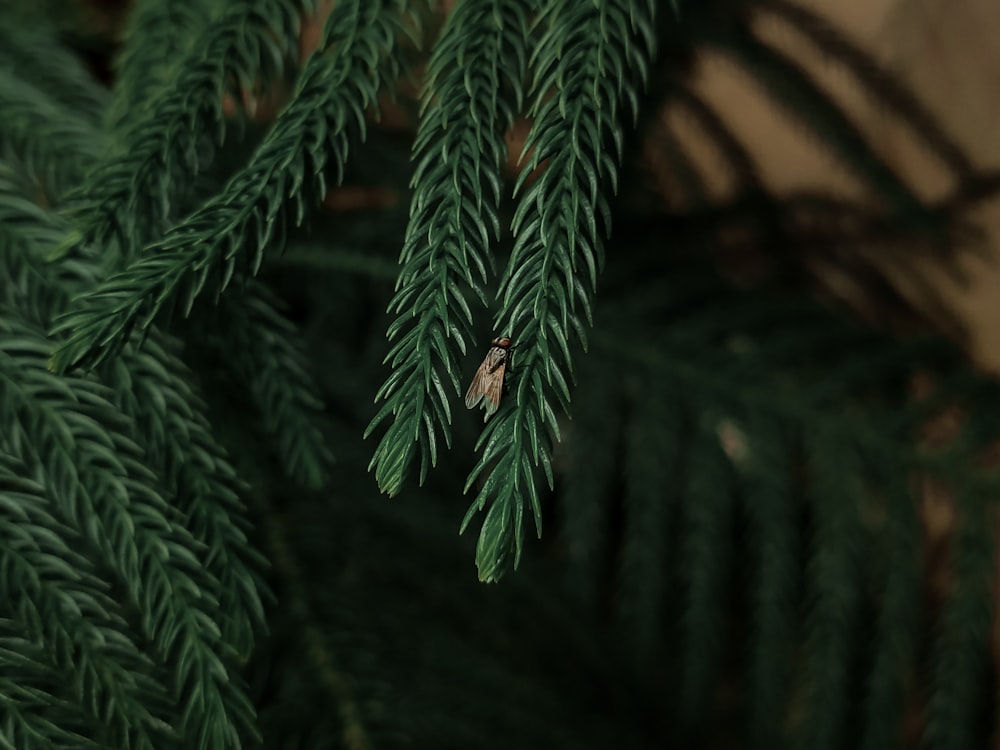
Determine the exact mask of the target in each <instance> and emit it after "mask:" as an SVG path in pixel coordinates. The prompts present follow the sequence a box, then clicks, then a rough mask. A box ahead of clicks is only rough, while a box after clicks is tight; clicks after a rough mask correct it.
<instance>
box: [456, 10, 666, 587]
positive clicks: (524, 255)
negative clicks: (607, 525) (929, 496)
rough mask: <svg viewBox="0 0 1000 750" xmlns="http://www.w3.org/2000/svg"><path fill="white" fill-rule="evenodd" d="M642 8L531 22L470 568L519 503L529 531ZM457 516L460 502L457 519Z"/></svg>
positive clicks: (642, 67) (630, 92) (502, 544)
mask: <svg viewBox="0 0 1000 750" xmlns="http://www.w3.org/2000/svg"><path fill="white" fill-rule="evenodd" d="M654 8H655V5H654V4H653V3H644V2H637V3H628V2H609V3H601V4H596V5H590V4H588V3H575V2H565V3H553V4H552V5H550V6H548V7H547V8H546V10H545V12H544V13H543V14H542V15H541V16H540V17H539V19H538V21H537V23H536V25H537V28H538V33H539V38H538V39H537V41H536V47H535V52H534V54H533V57H532V59H531V63H530V67H531V76H532V87H531V96H532V98H533V101H532V105H531V108H530V115H531V116H532V118H533V119H534V125H533V127H532V131H531V133H530V134H529V136H528V138H527V140H526V141H525V144H524V153H525V154H526V155H527V158H526V161H525V164H524V166H523V168H522V171H521V178H520V181H519V182H518V185H517V188H516V189H515V190H516V192H518V193H519V195H517V200H518V204H517V208H516V210H515V211H514V216H513V219H512V221H511V233H512V235H513V242H514V247H513V250H512V251H511V255H510V260H509V261H508V264H507V269H506V271H505V272H504V274H503V277H502V278H501V281H500V289H499V291H498V293H497V296H498V300H499V302H500V310H499V311H498V312H497V316H496V320H495V322H494V329H495V330H496V331H498V332H500V333H503V334H504V335H509V336H510V337H511V338H512V339H513V340H514V341H515V342H516V344H517V346H518V351H517V379H516V383H515V384H514V385H513V386H512V387H511V391H512V393H511V398H510V399H509V401H512V402H513V404H514V406H513V408H506V409H502V410H501V411H500V412H499V413H498V414H497V416H496V417H495V418H493V419H492V420H490V421H489V422H488V423H487V425H486V428H485V429H484V430H483V433H482V435H481V436H480V438H479V442H478V444H477V449H478V450H481V451H482V456H481V457H480V459H479V462H478V463H477V464H476V468H474V469H473V471H472V474H471V475H470V476H469V481H468V483H467V485H466V486H467V487H471V486H473V485H474V484H476V483H477V482H478V484H479V486H478V487H477V490H478V491H477V493H476V500H475V502H474V503H473V505H472V508H470V511H469V512H470V514H471V513H472V512H473V509H474V508H478V509H479V510H482V509H484V508H486V506H487V505H489V510H488V511H487V514H486V520H485V521H484V522H483V529H482V531H481V532H480V536H479V546H478V547H477V551H476V565H477V566H478V568H479V577H480V578H481V579H482V580H484V581H492V580H496V579H498V578H499V577H500V576H501V575H502V573H503V571H504V570H505V569H506V568H507V566H508V565H509V564H510V563H514V565H516V564H517V561H518V559H519V558H520V555H521V546H522V542H523V534H524V531H523V525H522V518H523V516H524V511H525V509H524V506H525V505H526V504H528V503H530V505H531V510H532V514H533V516H534V520H535V529H536V531H537V532H538V534H539V535H541V533H542V514H541V506H540V501H539V488H538V478H537V477H536V476H535V474H536V472H537V470H539V469H540V470H541V471H542V473H544V474H545V476H546V479H547V480H548V483H549V484H550V485H551V484H552V468H551V462H550V457H549V453H550V451H551V448H550V441H551V440H552V438H553V437H554V438H555V439H556V440H558V438H559V427H558V424H557V418H556V409H557V408H558V409H566V408H567V407H568V405H569V399H570V394H569V384H570V382H571V381H572V367H571V356H570V346H571V344H573V343H577V342H579V343H581V344H585V343H586V338H585V333H584V326H585V325H586V324H588V323H589V322H590V319H591V306H592V302H591V296H592V295H593V293H594V290H595V288H596V285H597V271H598V269H599V268H600V267H601V265H602V264H603V262H604V251H603V246H602V238H601V229H603V230H604V231H609V230H610V222H611V219H610V213H609V212H610V209H609V206H608V199H607V193H608V192H609V191H610V190H612V189H613V188H614V187H615V186H616V178H617V173H618V162H619V161H620V160H621V156H622V138H623V131H624V129H625V127H626V124H627V122H628V120H629V118H630V117H631V119H634V118H635V117H636V116H637V114H638V112H637V106H638V105H637V101H638V97H639V96H640V94H641V92H642V88H643V86H644V83H645V79H646V76H647V75H648V71H649V67H650V65H651V59H652V54H653V51H654V46H655V43H654V38H653V34H654V29H653V23H654ZM590 45H594V46H595V49H592V48H591V46H590ZM564 50H565V52H564ZM546 160H547V161H548V165H547V166H546V168H545V170H544V171H543V172H542V174H541V175H540V176H539V177H538V179H537V180H535V181H534V182H532V183H530V184H528V183H527V182H526V180H527V178H528V177H529V175H531V173H532V171H533V170H534V169H536V168H537V167H538V165H539V164H541V163H542V162H543V161H546ZM600 224H603V226H602V227H600V228H599V225H600ZM469 520H470V515H466V517H465V521H464V522H463V526H464V525H465V524H467V523H468V522H469Z"/></svg>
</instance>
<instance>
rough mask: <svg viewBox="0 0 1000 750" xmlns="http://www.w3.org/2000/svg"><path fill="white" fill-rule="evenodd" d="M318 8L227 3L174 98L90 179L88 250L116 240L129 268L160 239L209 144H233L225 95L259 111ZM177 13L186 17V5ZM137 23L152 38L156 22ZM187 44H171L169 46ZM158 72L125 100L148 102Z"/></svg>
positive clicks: (245, 0) (295, 0) (171, 91)
mask: <svg viewBox="0 0 1000 750" xmlns="http://www.w3.org/2000/svg"><path fill="white" fill-rule="evenodd" d="M311 4H312V0H238V1H236V2H229V3H226V4H225V10H224V12H223V13H222V14H221V15H220V16H219V17H218V18H214V19H210V20H208V19H206V20H207V25H205V26H204V28H203V29H202V30H201V33H200V36H199V38H198V39H196V40H194V42H193V43H191V44H190V46H187V45H185V46H184V47H183V48H182V49H184V53H185V54H184V57H183V58H182V59H181V60H180V62H178V63H177V64H176V70H174V71H172V76H169V77H167V82H166V84H165V86H166V88H165V89H164V90H162V91H161V92H160V93H159V95H158V96H156V97H155V98H154V99H153V100H152V104H150V106H149V109H148V111H145V112H142V114H143V117H142V118H140V119H134V124H132V125H130V126H129V127H128V128H126V129H124V131H123V132H122V133H121V136H120V138H119V144H120V145H118V146H117V148H116V149H114V150H113V151H112V152H111V153H110V154H109V158H108V159H107V160H105V161H104V162H103V163H102V164H100V165H99V166H98V167H97V168H96V169H95V170H94V172H93V173H92V174H90V175H89V177H88V180H87V183H86V187H85V189H84V195H83V196H82V204H83V205H82V206H81V207H80V211H81V216H80V222H79V223H80V226H81V231H82V234H83V236H82V238H81V241H82V242H85V243H89V244H97V245H101V246H104V245H106V244H108V243H110V242H112V241H115V240H116V241H117V246H118V249H119V252H120V253H121V255H122V256H123V257H124V258H126V259H127V258H131V257H133V256H134V255H135V254H136V253H137V252H138V250H139V249H140V248H141V247H142V246H143V245H144V244H146V243H148V242H150V241H151V240H153V239H155V238H158V237H159V236H160V234H161V232H162V230H163V227H164V226H165V224H166V222H167V220H168V219H169V218H170V217H171V213H172V212H176V208H175V207H174V205H175V204H176V202H177V196H178V194H179V193H180V191H181V190H182V189H183V188H184V187H185V186H186V183H187V182H188V180H189V179H190V178H191V176H192V175H195V174H197V173H198V172H199V171H200V170H201V169H202V168H203V167H204V165H205V163H206V162H207V161H209V159H210V157H209V156H208V155H207V153H206V139H205V134H207V133H210V134H212V135H213V136H214V142H215V145H219V144H221V143H222V141H223V138H224V136H225V133H226V129H227V124H226V118H225V115H224V113H223V104H224V97H225V95H227V94H228V95H229V96H230V97H231V99H232V100H233V101H235V102H237V103H240V102H243V100H244V97H249V98H250V101H253V99H252V97H253V96H254V94H255V92H256V91H257V89H258V88H259V87H260V85H262V84H263V83H264V82H266V81H267V80H270V79H273V78H275V77H277V76H280V75H281V74H282V73H283V72H284V71H285V70H286V69H287V68H288V66H289V65H290V64H291V62H292V60H293V59H294V56H295V55H296V54H297V52H298V42H297V32H298V28H299V14H300V12H302V11H303V10H304V9H307V8H309V7H310V6H311ZM146 12H149V13H150V14H151V15H152V16H153V18H152V20H156V19H157V18H159V17H161V14H162V13H163V9H162V8H160V7H158V6H153V7H151V8H150V9H149V10H148V11H143V14H145V13H146ZM168 12H169V13H170V14H171V15H172V16H173V15H179V16H184V15H185V11H184V6H183V4H182V5H181V7H180V8H174V9H173V10H170V11H168ZM188 12H190V11H188ZM199 15H200V14H199ZM137 23H139V24H140V25H141V26H140V28H143V27H145V26H146V24H147V23H149V21H146V19H145V18H144V17H140V18H139V19H138V20H137ZM200 25H201V24H199V26H200ZM140 40H141V37H140ZM180 41H181V40H176V39H172V38H171V37H170V36H169V35H168V36H167V37H166V39H165V40H164V41H163V42H160V43H159V44H160V45H164V46H166V45H171V43H173V44H177V43H178V42H180ZM152 51H154V52H155V51H156V48H155V47H154V50H152ZM133 58H134V55H130V56H129V57H126V58H125V60H124V61H123V64H124V65H126V66H127V65H129V64H132V65H139V64H142V63H143V59H144V58H143V57H142V56H141V55H140V56H139V57H137V58H134V59H133ZM161 59H166V58H165V57H164V58H161ZM155 70H156V69H155V68H153V70H152V71H151V70H149V69H146V70H144V71H142V72H140V73H139V75H138V76H133V77H132V78H126V79H124V80H122V81H121V82H120V84H119V86H120V87H123V88H122V91H121V93H120V94H118V96H119V97H125V99H126V100H127V101H129V100H133V99H139V101H141V99H140V97H142V96H143V88H148V87H150V86H152V83H153V82H152V81H151V80H150V79H151V78H152V73H153V72H155ZM136 77H137V78H138V80H133V78H136ZM262 79H263V80H262ZM140 87H142V88H140ZM147 95H148V94H147ZM137 109H138V108H137ZM140 111H141V110H140ZM130 117H131V118H135V117H136V115H130Z"/></svg>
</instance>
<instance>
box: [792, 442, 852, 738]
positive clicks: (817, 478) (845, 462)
mask: <svg viewBox="0 0 1000 750" xmlns="http://www.w3.org/2000/svg"><path fill="white" fill-rule="evenodd" d="M806 452H807V462H808V465H809V470H810V474H811V476H810V477H809V484H810V495H811V496H812V497H813V498H814V515H813V522H814V526H815V531H814V539H815V541H814V543H813V545H812V547H813V550H814V552H813V553H812V559H811V560H810V562H809V569H808V570H807V576H808V577H809V587H810V589H811V591H812V592H813V597H812V598H813V601H811V602H810V605H811V606H810V612H809V614H808V615H807V624H806V627H807V630H808V632H807V634H806V654H807V656H806V664H805V672H806V676H805V680H806V685H805V690H806V701H807V705H806V707H805V712H806V716H807V717H808V718H807V720H806V724H805V727H804V731H803V734H802V736H801V738H800V743H799V744H800V747H802V748H818V749H820V750H833V749H834V748H838V747H842V746H843V744H844V740H845V739H847V738H848V736H849V735H848V734H847V730H848V716H849V714H848V706H849V703H848V700H849V696H850V688H851V685H852V676H853V675H852V671H851V667H852V665H853V664H854V656H855V654H854V653H853V644H856V643H857V642H858V639H857V637H856V628H857V627H858V625H859V619H858V618H859V616H860V614H861V610H860V596H859V594H860V590H861V586H860V577H861V562H862V561H861V555H860V544H859V539H860V537H861V533H860V531H861V529H860V523H859V515H860V514H859V507H860V504H861V500H862V484H861V482H860V476H859V475H860V465H859V461H858V457H857V455H856V454H855V453H854V450H853V449H852V447H850V446H845V445H844V444H843V443H842V442H841V441H839V440H836V441H835V440H834V439H833V437H832V436H831V435H829V434H825V433H824V432H822V431H821V430H816V431H815V432H814V433H813V434H811V435H808V436H806Z"/></svg>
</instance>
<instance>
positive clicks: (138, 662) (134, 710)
mask: <svg viewBox="0 0 1000 750" xmlns="http://www.w3.org/2000/svg"><path fill="white" fill-rule="evenodd" d="M26 475H27V471H26V469H25V467H24V465H23V464H21V463H20V462H17V461H14V460H13V459H11V458H10V457H9V456H6V455H3V454H0V560H2V561H3V562H2V565H0V597H2V599H3V601H4V605H3V607H2V609H3V610H4V612H5V613H6V615H7V616H12V615H13V616H15V617H16V620H17V622H18V623H19V631H20V633H21V634H23V635H24V636H25V637H27V638H29V639H32V640H34V641H36V642H38V643H44V644H45V645H46V647H47V648H48V649H49V650H50V651H51V652H52V653H54V654H57V655H59V657H61V659H60V661H61V664H58V665H54V666H59V667H61V669H62V670H63V673H64V674H65V675H66V676H67V677H68V678H69V684H70V685H72V686H73V687H74V689H75V690H76V691H77V694H78V696H79V698H80V702H81V709H83V710H85V711H86V710H90V711H92V712H93V713H92V716H91V721H92V723H93V726H100V727H102V730H101V731H102V736H103V738H104V741H105V742H106V743H108V744H109V745H112V746H114V747H123V748H136V750H139V749H141V748H149V749H151V748H155V747H157V746H158V745H159V742H160V738H162V737H163V736H164V729H165V728H166V724H165V722H164V720H163V718H162V717H156V716H154V715H153V714H152V713H151V712H150V707H151V706H154V705H157V704H159V705H160V706H161V708H162V706H163V705H164V704H165V702H166V690H165V689H164V688H163V686H162V685H160V684H159V681H158V679H157V676H156V675H155V673H154V671H153V667H152V663H151V662H150V661H149V659H148V658H147V657H145V656H144V655H143V654H141V653H140V651H139V649H138V647H137V646H136V644H135V643H134V641H133V639H132V638H131V636H130V634H129V632H128V630H127V628H126V627H125V622H124V620H123V619H122V616H121V612H120V608H119V607H118V606H117V605H116V604H115V603H114V602H113V601H112V599H111V598H110V597H109V596H108V594H107V591H106V589H107V585H106V584H105V583H104V582H102V581H101V579H100V577H99V575H98V571H97V570H96V569H95V568H94V565H93V563H91V562H90V561H89V560H88V559H87V558H86V557H84V556H83V555H81V554H80V553H79V552H77V551H74V549H73V548H74V547H77V548H79V546H80V539H79V537H78V535H77V534H76V532H74V531H73V530H71V529H70V528H69V527H68V526H66V525H64V524H62V523H60V522H59V521H57V520H56V519H55V517H53V515H52V514H51V512H50V510H49V508H48V504H49V503H48V499H47V498H46V497H45V491H44V488H43V487H42V486H41V485H39V484H37V483H35V482H33V481H32V480H30V479H27V478H25V477H26ZM0 671H2V672H3V673H4V674H8V672H7V670H6V669H4V670H0ZM0 692H2V691H0Z"/></svg>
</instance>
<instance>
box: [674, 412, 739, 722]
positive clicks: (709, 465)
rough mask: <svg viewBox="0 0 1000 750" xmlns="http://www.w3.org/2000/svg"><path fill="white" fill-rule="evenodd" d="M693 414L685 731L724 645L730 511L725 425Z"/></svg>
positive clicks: (687, 484)
mask: <svg viewBox="0 0 1000 750" xmlns="http://www.w3.org/2000/svg"><path fill="white" fill-rule="evenodd" d="M693 411H694V413H695V414H696V415H698V417H696V418H697V419H698V422H697V424H695V425H694V430H693V432H694V434H693V435H692V436H691V440H690V443H689V445H688V448H687V450H686V451H685V455H684V472H685V477H684V480H683V481H684V489H683V493H684V508H683V516H684V526H685V534H684V537H683V542H682V544H683V546H682V549H681V559H682V560H683V561H684V564H683V568H682V570H681V577H682V582H683V588H684V593H685V602H684V609H683V611H682V612H681V615H680V624H679V627H680V634H681V638H682V639H683V641H682V642H683V643H684V650H683V655H682V657H681V664H682V670H681V686H680V695H681V697H680V701H681V705H680V712H679V715H680V716H681V717H682V722H683V723H684V724H687V725H688V731H691V729H693V728H695V727H697V726H699V725H703V724H704V719H705V717H706V716H708V712H709V707H710V706H711V697H712V688H713V687H714V685H715V679H716V676H717V673H718V668H719V664H720V663H721V657H722V654H723V647H724V643H725V630H724V628H725V624H726V621H727V617H726V611H725V608H726V603H727V602H728V601H729V597H728V596H727V593H728V588H729V581H728V578H729V575H730V573H729V571H730V570H731V567H732V566H731V562H732V559H733V558H732V544H731V542H730V540H731V539H732V530H731V528H732V524H733V515H734V511H735V501H734V497H733V494H734V493H733V470H732V466H731V465H730V461H729V460H727V456H726V454H725V453H724V452H723V448H722V445H721V442H722V440H721V438H720V434H719V432H720V431H721V429H722V428H723V427H724V426H725V425H726V424H727V423H726V421H724V419H723V418H722V417H721V416H719V415H718V413H717V412H716V411H715V410H713V409H712V408H711V407H710V406H708V405H707V404H702V405H701V408H698V407H697V406H696V407H695V408H694V409H693Z"/></svg>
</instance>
